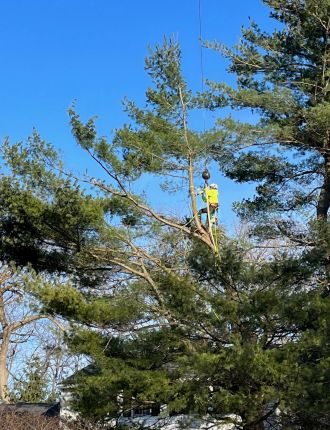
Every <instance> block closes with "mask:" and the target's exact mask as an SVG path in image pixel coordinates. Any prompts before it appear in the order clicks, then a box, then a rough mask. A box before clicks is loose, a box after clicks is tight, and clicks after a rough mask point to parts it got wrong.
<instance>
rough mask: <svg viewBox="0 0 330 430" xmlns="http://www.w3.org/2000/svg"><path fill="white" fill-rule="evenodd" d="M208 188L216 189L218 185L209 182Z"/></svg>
mask: <svg viewBox="0 0 330 430" xmlns="http://www.w3.org/2000/svg"><path fill="white" fill-rule="evenodd" d="M210 188H214V189H215V190H217V189H218V185H217V184H211V185H210Z"/></svg>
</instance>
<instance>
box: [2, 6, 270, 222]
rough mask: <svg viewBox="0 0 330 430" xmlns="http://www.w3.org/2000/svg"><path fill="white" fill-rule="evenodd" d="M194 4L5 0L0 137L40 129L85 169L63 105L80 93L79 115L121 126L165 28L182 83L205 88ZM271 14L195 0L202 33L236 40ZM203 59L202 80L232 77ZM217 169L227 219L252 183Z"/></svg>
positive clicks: (207, 55) (107, 128) (218, 63)
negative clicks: (179, 61)
mask: <svg viewBox="0 0 330 430" xmlns="http://www.w3.org/2000/svg"><path fill="white" fill-rule="evenodd" d="M198 11H199V2H198V0H93V1H92V0H53V1H45V0H2V1H1V2H0V53H1V69H0V100H1V104H0V137H1V138H3V137H4V136H9V138H10V139H11V140H12V141H17V140H25V139H26V137H27V136H28V135H29V134H30V133H31V130H32V127H36V129H37V130H38V131H39V132H40V134H41V136H42V137H43V138H44V139H45V140H46V141H48V142H52V143H53V144H54V145H55V146H56V147H57V148H61V150H62V151H63V153H64V157H65V160H66V161H67V162H68V164H69V165H70V167H74V166H75V165H78V166H79V167H82V166H83V165H84V164H85V163H86V162H87V161H86V158H84V156H83V155H82V154H81V152H80V151H79V150H78V148H77V146H76V144H75V142H74V140H73V138H72V136H71V133H70V128H69V126H68V116H67V109H68V107H69V106H70V104H71V103H72V102H73V100H76V107H77V110H78V112H79V113H80V114H81V116H82V118H83V119H87V118H89V117H90V116H93V115H95V114H96V115H97V116H98V117H99V120H98V126H99V129H100V133H101V134H108V135H109V134H110V132H111V130H112V129H114V128H118V127H120V126H121V125H122V124H123V122H125V120H126V117H125V115H124V114H123V113H122V103H121V102H122V100H123V98H124V97H125V96H127V97H128V98H130V99H132V100H135V101H137V102H138V103H141V104H142V103H143V100H144V91H145V89H146V87H147V85H148V83H149V80H148V77H147V76H146V74H145V72H144V57H145V56H146V55H147V52H148V49H147V48H148V46H154V45H155V44H156V43H160V42H161V41H162V39H163V36H164V35H169V36H170V35H174V36H175V37H176V38H177V40H178V41H179V42H180V44H181V47H182V51H183V69H184V74H185V76H186V78H187V80H188V83H189V84H190V85H191V86H192V88H194V89H200V88H201V68H200V48H199V12H198ZM268 12H269V11H268V9H267V8H265V7H264V6H263V4H262V2H261V1H260V0H201V15H202V35H203V38H204V39H208V40H218V41H221V42H224V43H226V44H229V45H233V44H234V43H236V42H237V41H238V39H239V37H240V30H241V26H242V25H247V24H248V17H249V16H250V17H251V18H252V19H254V20H256V21H257V22H258V23H259V24H260V25H261V26H262V27H263V28H264V29H269V28H270V27H271V26H272V25H273V24H272V22H271V21H270V20H269V18H268ZM203 58H204V75H205V77H210V78H212V79H216V80H225V81H227V82H233V81H232V77H229V76H228V75H227V74H226V72H225V67H226V64H225V63H224V61H223V60H222V59H221V58H220V57H219V56H218V55H217V54H215V53H212V52H210V51H207V50H204V54H203ZM201 121H202V119H201ZM199 126H200V124H196V127H197V128H198V127H199ZM90 169H92V168H91V167H90ZM214 174H215V178H216V179H217V180H218V181H220V182H221V183H220V184H219V185H220V187H221V199H222V208H223V211H222V221H223V222H225V223H226V224H229V223H230V222H231V221H232V219H233V215H232V213H231V204H232V202H233V201H234V200H235V199H241V198H242V197H243V196H246V195H248V194H249V193H251V187H249V186H242V185H239V186H238V185H234V184H232V183H231V182H230V181H228V180H224V179H222V178H221V177H220V176H219V174H218V173H217V172H214ZM181 206H182V205H181Z"/></svg>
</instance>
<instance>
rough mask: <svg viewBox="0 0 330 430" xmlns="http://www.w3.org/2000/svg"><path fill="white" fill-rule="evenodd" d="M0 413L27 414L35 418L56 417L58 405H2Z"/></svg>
mask: <svg viewBox="0 0 330 430" xmlns="http://www.w3.org/2000/svg"><path fill="white" fill-rule="evenodd" d="M1 412H15V413H17V414H29V415H33V416H35V417H39V416H44V417H57V416H59V414H60V404H59V403H24V402H21V403H15V404H9V403H2V404H0V413H1Z"/></svg>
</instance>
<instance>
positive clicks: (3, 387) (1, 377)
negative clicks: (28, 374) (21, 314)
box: [0, 329, 9, 402]
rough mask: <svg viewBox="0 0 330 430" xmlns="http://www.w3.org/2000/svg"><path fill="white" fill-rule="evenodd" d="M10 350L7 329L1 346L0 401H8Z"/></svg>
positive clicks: (3, 333)
mask: <svg viewBox="0 0 330 430" xmlns="http://www.w3.org/2000/svg"><path fill="white" fill-rule="evenodd" d="M8 348H9V333H8V331H7V330H6V329H4V330H3V332H2V342H1V346H0V400H2V401H4V402H7V401H8V393H7V386H8V369H7V355H8Z"/></svg>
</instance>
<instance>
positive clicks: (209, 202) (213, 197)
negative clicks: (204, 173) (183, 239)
mask: <svg viewBox="0 0 330 430" xmlns="http://www.w3.org/2000/svg"><path fill="white" fill-rule="evenodd" d="M200 193H201V194H202V199H203V201H204V202H205V203H206V207H205V208H202V209H200V210H199V211H198V216H199V219H200V221H201V220H202V214H207V226H208V227H209V226H210V225H211V224H212V223H215V222H216V218H215V216H216V212H217V210H218V207H219V200H218V185H217V184H211V185H210V186H208V184H207V182H206V183H205V187H204V189H203V190H202V191H201V192H200ZM200 193H198V194H200ZM208 217H210V219H208Z"/></svg>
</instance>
